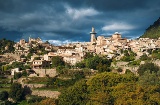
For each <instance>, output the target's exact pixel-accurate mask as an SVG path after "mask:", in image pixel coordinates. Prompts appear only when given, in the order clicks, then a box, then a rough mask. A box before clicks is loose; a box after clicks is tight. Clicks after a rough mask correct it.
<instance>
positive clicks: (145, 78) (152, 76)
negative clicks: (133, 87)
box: [139, 70, 160, 86]
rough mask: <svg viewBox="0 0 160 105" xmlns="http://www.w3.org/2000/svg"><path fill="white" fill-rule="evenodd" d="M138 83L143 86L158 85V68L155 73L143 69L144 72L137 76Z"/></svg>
mask: <svg viewBox="0 0 160 105" xmlns="http://www.w3.org/2000/svg"><path fill="white" fill-rule="evenodd" d="M139 83H140V84H141V85H144V86H148V85H159V86H160V70H159V71H158V72H157V73H155V72H150V71H145V72H144V74H143V75H142V76H140V77H139Z"/></svg>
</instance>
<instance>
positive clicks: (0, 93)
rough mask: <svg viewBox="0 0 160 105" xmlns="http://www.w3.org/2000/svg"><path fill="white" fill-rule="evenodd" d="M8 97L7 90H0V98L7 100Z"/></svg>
mask: <svg viewBox="0 0 160 105" xmlns="http://www.w3.org/2000/svg"><path fill="white" fill-rule="evenodd" d="M7 99H8V92H7V91H2V92H0V100H3V101H4V100H7Z"/></svg>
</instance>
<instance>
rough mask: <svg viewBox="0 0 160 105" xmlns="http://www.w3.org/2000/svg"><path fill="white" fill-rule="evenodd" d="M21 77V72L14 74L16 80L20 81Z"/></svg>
mask: <svg viewBox="0 0 160 105" xmlns="http://www.w3.org/2000/svg"><path fill="white" fill-rule="evenodd" d="M21 77H22V73H20V72H19V73H15V74H14V79H19V78H21Z"/></svg>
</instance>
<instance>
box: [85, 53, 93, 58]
mask: <svg viewBox="0 0 160 105" xmlns="http://www.w3.org/2000/svg"><path fill="white" fill-rule="evenodd" d="M92 57H94V55H93V53H90V52H87V53H86V54H85V56H84V59H88V58H92Z"/></svg>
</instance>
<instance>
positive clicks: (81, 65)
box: [75, 61, 85, 68]
mask: <svg viewBox="0 0 160 105" xmlns="http://www.w3.org/2000/svg"><path fill="white" fill-rule="evenodd" d="M75 66H76V67H78V68H85V62H83V61H82V62H77V63H76V64H75Z"/></svg>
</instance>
